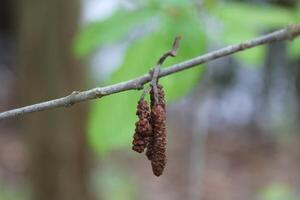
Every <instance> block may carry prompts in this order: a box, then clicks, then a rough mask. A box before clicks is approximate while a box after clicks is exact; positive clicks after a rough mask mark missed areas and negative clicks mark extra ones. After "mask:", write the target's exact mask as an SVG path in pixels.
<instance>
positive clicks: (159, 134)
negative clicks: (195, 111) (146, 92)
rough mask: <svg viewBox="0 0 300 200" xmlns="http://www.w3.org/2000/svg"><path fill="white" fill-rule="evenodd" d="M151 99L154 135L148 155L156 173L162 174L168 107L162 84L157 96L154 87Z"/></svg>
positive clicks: (164, 158)
mask: <svg viewBox="0 0 300 200" xmlns="http://www.w3.org/2000/svg"><path fill="white" fill-rule="evenodd" d="M150 99H151V119H150V122H151V125H152V131H153V137H152V138H151V141H150V143H149V144H148V149H147V153H146V155H147V157H148V159H149V160H151V166H152V171H153V173H154V175H156V176H160V175H161V174H162V173H163V170H164V168H165V165H166V162H167V157H166V109H165V98H164V91H163V87H162V86H161V85H158V86H157V98H155V94H154V91H153V89H152V90H151V92H150Z"/></svg>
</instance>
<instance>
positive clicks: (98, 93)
mask: <svg viewBox="0 0 300 200" xmlns="http://www.w3.org/2000/svg"><path fill="white" fill-rule="evenodd" d="M299 35H300V24H295V25H290V26H288V27H287V28H284V29H280V30H278V31H275V32H272V33H269V34H266V35H264V36H261V37H257V38H254V39H252V40H248V41H246V42H242V43H240V44H237V45H231V46H227V47H225V48H222V49H219V50H216V51H213V52H210V53H207V54H204V55H202V56H198V57H195V58H193V59H190V60H187V61H184V62H182V63H179V64H175V65H172V66H170V67H168V68H166V69H162V70H161V71H160V73H159V75H158V77H163V76H168V75H170V74H174V73H177V72H180V71H183V70H187V69H189V68H192V67H195V66H196V65H199V64H203V63H206V62H209V61H212V60H216V59H218V58H221V57H224V56H228V55H231V54H234V53H236V52H239V51H243V50H245V49H250V48H253V47H256V46H259V45H263V44H267V43H271V42H275V41H282V40H291V39H294V38H295V37H298V36H299ZM151 78H152V77H151V75H150V74H148V73H147V74H145V75H142V76H140V77H137V78H134V79H132V80H128V81H125V82H121V83H117V84H114V85H110V86H106V87H97V88H93V89H91V90H87V91H83V92H74V93H72V94H71V95H68V96H66V97H62V98H59V99H54V100H50V101H46V102H42V103H38V104H34V105H29V106H25V107H22V108H17V109H13V110H9V111H5V112H2V113H0V120H3V119H8V118H12V117H16V116H20V115H25V114H28V113H33V112H38V111H43V110H49V109H53V108H58V107H67V106H70V105H73V104H75V103H79V102H83V101H87V100H91V99H95V98H100V97H103V96H108V95H112V94H114V93H119V92H123V91H127V90H136V89H141V88H143V85H144V84H145V83H148V82H150V81H151ZM25 89H26V88H25Z"/></svg>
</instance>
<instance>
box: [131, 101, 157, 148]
mask: <svg viewBox="0 0 300 200" xmlns="http://www.w3.org/2000/svg"><path fill="white" fill-rule="evenodd" d="M136 115H137V116H138V117H139V120H138V121H137V122H136V123H135V133H134V135H133V142H132V145H133V146H132V149H133V150H134V151H136V152H138V153H142V152H143V151H144V150H145V148H146V147H147V145H148V143H149V140H150V139H149V137H150V136H151V135H152V126H151V124H150V111H149V106H148V103H147V101H145V100H143V99H142V100H140V101H139V102H138V105H137V112H136Z"/></svg>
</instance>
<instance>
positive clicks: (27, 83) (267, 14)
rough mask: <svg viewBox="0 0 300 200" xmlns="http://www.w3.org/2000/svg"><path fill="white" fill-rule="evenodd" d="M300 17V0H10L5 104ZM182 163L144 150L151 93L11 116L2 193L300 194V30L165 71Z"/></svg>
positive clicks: (174, 153)
mask: <svg viewBox="0 0 300 200" xmlns="http://www.w3.org/2000/svg"><path fill="white" fill-rule="evenodd" d="M299 21H300V2H299V1H298V0H240V1H237V0H236V1H234V0H227V1H225V0H190V1H189V0H165V1H159V0H109V1H108V0H83V1H80V0H52V1H47V0H40V1H34V0H28V1H11V0H1V1H0V111H5V110H9V109H13V108H16V107H20V106H24V105H29V104H32V103H36V102H40V101H45V100H49V99H53V98H58V97H61V96H65V95H67V94H69V93H71V92H72V91H73V90H80V91H82V90H86V89H89V88H93V87H96V86H105V85H109V84H112V83H117V82H120V81H125V80H128V79H131V78H134V77H137V76H139V75H142V74H144V73H147V72H148V71H149V69H150V68H151V67H153V66H154V64H155V62H156V61H157V59H158V58H159V57H160V56H161V55H162V54H163V53H164V52H165V51H166V50H169V49H170V48H171V44H172V41H173V39H174V37H175V36H176V35H182V37H183V39H182V41H181V45H180V49H179V52H178V56H177V57H175V58H170V59H168V60H167V61H166V62H165V64H164V66H170V65H172V64H174V63H179V62H182V61H184V60H187V59H190V58H193V57H195V56H198V55H201V54H204V53H206V52H210V51H212V50H215V49H218V48H221V47H224V46H226V45H229V44H236V43H239V42H241V41H243V40H246V39H251V38H253V37H256V36H259V35H262V34H265V33H267V32H270V31H274V30H276V29H279V28H282V27H284V26H287V25H289V24H292V23H299ZM160 82H161V84H162V85H163V86H164V88H165V92H166V98H167V104H168V106H167V112H168V116H167V119H168V120H167V132H168V144H167V154H168V163H167V167H166V169H165V171H164V174H163V175H162V176H161V177H159V178H157V177H155V176H154V175H153V174H152V171H151V165H150V163H149V162H148V160H147V159H146V157H145V156H144V155H141V154H137V153H135V152H133V151H132V150H131V140H132V135H133V133H134V123H135V121H137V117H136V115H135V112H136V104H137V101H138V99H139V96H140V94H141V92H140V91H128V92H124V93H120V94H116V95H111V96H108V97H105V98H103V99H100V100H93V101H90V102H85V103H81V104H76V105H75V106H73V107H70V108H67V109H64V108H61V109H56V110H49V111H44V112H41V113H34V114H30V115H26V116H22V117H18V118H15V119H10V120H3V121H1V122H0V200H17V199H24V200H27V199H28V200H30V199H39V200H41V199H43V200H47V199H49V200H50V199H51V200H53V199H56V200H62V199H64V200H68V199H72V200H77V199H78V200H79V199H93V200H97V199H99V200H100V199H105V200H127V199H128V200H129V199H133V200H134V199H143V200H148V199H149V200H150V199H164V200H168V199H172V200H176V199H178V200H179V199H188V200H197V199H198V200H200V199H201V200H217V199H222V200H240V199H243V200H250V199H251V200H253V199H257V200H296V199H300V193H299V189H300V173H299V166H300V148H299V143H300V135H299V130H300V126H299V121H300V104H299V102H300V39H295V40H293V41H290V42H276V43H273V44H268V45H265V46H261V47H257V48H254V49H251V50H247V51H245V52H242V53H237V54H235V55H233V56H228V57H224V58H221V59H218V60H216V61H213V62H210V63H207V64H205V65H202V66H199V67H196V68H193V69H190V70H186V71H184V72H180V73H176V74H173V75H171V76H168V77H165V78H163V79H161V80H160Z"/></svg>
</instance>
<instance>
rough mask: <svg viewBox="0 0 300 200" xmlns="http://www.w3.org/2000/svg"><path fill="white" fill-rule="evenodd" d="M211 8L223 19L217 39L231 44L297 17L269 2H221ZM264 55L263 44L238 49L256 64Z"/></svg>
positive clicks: (246, 58)
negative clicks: (255, 3) (248, 48)
mask: <svg viewBox="0 0 300 200" xmlns="http://www.w3.org/2000/svg"><path fill="white" fill-rule="evenodd" d="M211 12H212V13H213V14H214V15H215V16H217V17H218V18H219V19H220V21H221V22H222V23H223V25H224V26H223V27H222V28H223V29H224V31H223V32H222V34H221V38H220V40H221V41H223V43H224V44H235V43H239V42H241V41H244V40H247V39H251V38H252V37H255V36H258V35H259V34H263V32H265V31H269V30H272V29H277V28H278V27H284V26H287V25H289V24H291V23H293V22H296V21H297V17H296V12H295V11H294V10H288V9H284V8H282V7H276V6H271V5H268V6H267V5H266V6H263V5H254V4H248V3H241V2H239V3H237V2H236V3H233V2H231V3H224V4H220V5H219V6H216V7H215V8H214V9H212V10H211ZM264 55H265V48H264V47H257V48H254V49H251V50H247V51H246V52H243V53H238V54H236V55H235V56H236V57H238V58H239V59H241V60H243V61H245V62H247V63H250V64H255V65H258V64H259V63H260V62H262V60H263V57H264Z"/></svg>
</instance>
